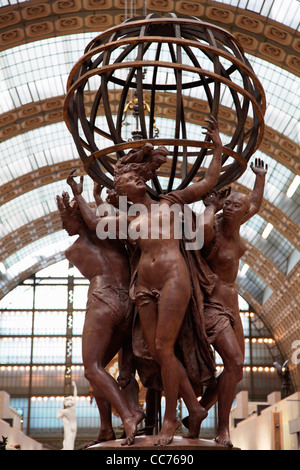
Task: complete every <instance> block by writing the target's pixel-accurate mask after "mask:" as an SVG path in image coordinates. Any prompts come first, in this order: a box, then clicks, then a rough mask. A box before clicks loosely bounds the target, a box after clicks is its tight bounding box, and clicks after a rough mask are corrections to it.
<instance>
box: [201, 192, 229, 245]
mask: <svg viewBox="0 0 300 470" xmlns="http://www.w3.org/2000/svg"><path fill="white" fill-rule="evenodd" d="M230 192H231V188H230V187H228V188H225V189H222V190H221V191H215V190H213V191H211V192H210V193H208V194H207V195H206V196H205V197H204V198H203V203H204V205H205V211H204V214H203V215H204V221H203V223H204V247H205V245H207V244H208V243H210V242H211V241H213V239H214V238H215V229H214V223H215V215H216V214H217V212H219V211H220V210H221V209H222V208H223V204H224V202H225V200H226V198H227V197H228V196H229V195H230Z"/></svg>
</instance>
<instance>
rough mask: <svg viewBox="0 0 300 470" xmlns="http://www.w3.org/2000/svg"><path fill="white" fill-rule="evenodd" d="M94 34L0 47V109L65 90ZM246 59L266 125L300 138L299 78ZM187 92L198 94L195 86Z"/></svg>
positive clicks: (266, 64)
mask: <svg viewBox="0 0 300 470" xmlns="http://www.w3.org/2000/svg"><path fill="white" fill-rule="evenodd" d="M94 37H95V33H82V34H78V35H66V36H62V37H54V38H49V39H44V40H42V41H36V42H33V43H29V44H24V45H22V46H18V47H15V48H12V49H9V50H7V51H2V52H0V61H1V64H3V65H2V67H1V70H0V113H4V112H7V111H9V110H11V109H14V108H15V107H19V106H22V105H24V104H28V103H30V102H32V101H38V100H42V99H46V98H51V97H54V96H60V95H64V94H65V88H66V82H67V78H68V74H69V72H70V70H71V68H72V66H73V65H74V64H75V62H76V61H77V60H78V59H79V57H81V56H82V54H83V51H84V48H85V46H86V45H87V44H88V42H89V41H90V40H91V39H92V38H94ZM249 60H250V62H251V65H252V66H253V69H254V71H255V73H256V74H257V76H258V77H259V79H260V81H261V82H262V85H263V86H264V89H265V92H266V96H267V103H268V108H267V113H266V124H267V125H268V126H270V127H273V128H274V129H275V130H277V131H279V132H283V133H284V134H285V135H287V136H288V137H290V138H292V139H293V140H295V141H297V142H300V140H299V132H300V129H299V96H298V89H299V78H298V77H296V76H295V75H293V74H290V73H289V72H287V71H285V70H282V69H281V68H280V67H277V66H275V65H273V64H270V63H267V62H266V61H263V60H261V59H259V58H257V57H254V56H250V55H249ZM191 93H192V96H195V94H196V95H197V93H198V92H197V89H192V90H191ZM223 100H225V101H223V102H224V103H225V102H226V93H225V95H224V96H223ZM230 103H231V100H230Z"/></svg>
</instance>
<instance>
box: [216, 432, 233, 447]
mask: <svg viewBox="0 0 300 470" xmlns="http://www.w3.org/2000/svg"><path fill="white" fill-rule="evenodd" d="M215 441H216V442H217V443H218V444H221V445H222V446H226V447H233V444H232V442H231V440H230V436H229V431H228V430H227V429H225V430H224V431H220V432H219V433H218V435H217V437H216V438H215Z"/></svg>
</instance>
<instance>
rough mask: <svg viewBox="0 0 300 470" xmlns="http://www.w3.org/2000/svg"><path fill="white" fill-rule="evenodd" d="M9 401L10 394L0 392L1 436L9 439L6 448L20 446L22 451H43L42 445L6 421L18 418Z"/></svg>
mask: <svg viewBox="0 0 300 470" xmlns="http://www.w3.org/2000/svg"><path fill="white" fill-rule="evenodd" d="M9 400H10V397H9V394H8V393H6V392H4V391H0V436H4V437H7V438H8V440H7V445H6V448H8V447H10V446H14V445H16V444H18V445H20V447H21V450H42V449H43V446H42V444H40V443H39V442H37V441H35V440H34V439H31V438H30V437H28V436H26V434H24V433H23V432H22V431H21V430H20V429H18V427H19V426H18V427H13V426H11V425H10V424H9V423H8V422H6V421H4V420H5V419H9V420H12V422H14V421H15V418H16V412H15V411H14V410H12V409H11V408H10V406H9ZM1 440H2V439H1Z"/></svg>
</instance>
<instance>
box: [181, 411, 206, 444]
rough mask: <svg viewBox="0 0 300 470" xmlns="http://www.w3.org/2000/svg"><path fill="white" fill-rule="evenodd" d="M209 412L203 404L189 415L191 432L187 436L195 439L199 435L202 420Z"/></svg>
mask: <svg viewBox="0 0 300 470" xmlns="http://www.w3.org/2000/svg"><path fill="white" fill-rule="evenodd" d="M207 415H208V412H207V410H206V409H205V408H203V407H202V406H201V405H200V407H199V408H198V409H196V410H195V411H194V412H193V413H191V414H190V415H189V433H188V434H187V435H186V436H185V437H187V438H188V439H195V438H197V437H198V436H199V432H200V426H201V423H202V421H203V420H204V419H205V418H206V417H207Z"/></svg>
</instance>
